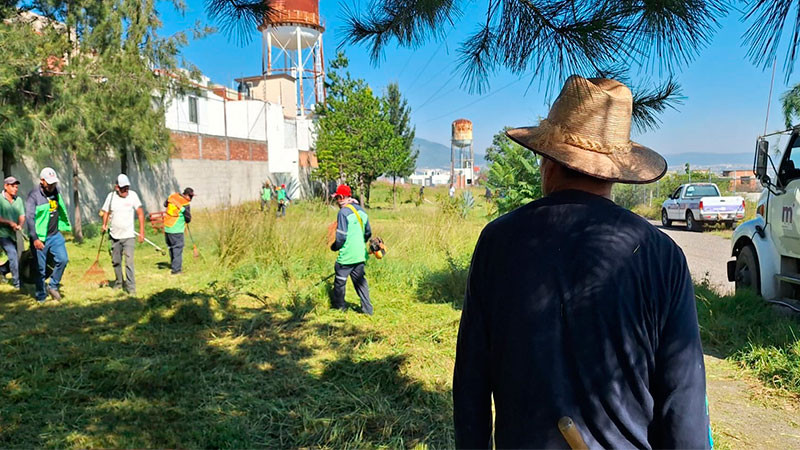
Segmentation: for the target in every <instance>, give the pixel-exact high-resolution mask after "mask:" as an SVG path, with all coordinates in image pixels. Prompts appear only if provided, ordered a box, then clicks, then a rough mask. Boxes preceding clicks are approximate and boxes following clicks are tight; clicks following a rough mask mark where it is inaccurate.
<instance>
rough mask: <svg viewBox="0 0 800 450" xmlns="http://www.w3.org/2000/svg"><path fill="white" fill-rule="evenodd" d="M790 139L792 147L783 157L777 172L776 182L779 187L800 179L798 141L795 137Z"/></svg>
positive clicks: (799, 142) (799, 141)
mask: <svg viewBox="0 0 800 450" xmlns="http://www.w3.org/2000/svg"><path fill="white" fill-rule="evenodd" d="M792 139H793V140H792V145H790V146H789V150H787V151H786V154H785V155H784V156H783V161H782V162H781V168H780V169H779V170H778V181H779V182H780V184H781V186H786V185H787V184H789V182H790V181H792V180H796V179H798V178H800V139H798V137H797V136H792Z"/></svg>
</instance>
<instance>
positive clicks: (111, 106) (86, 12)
mask: <svg viewBox="0 0 800 450" xmlns="http://www.w3.org/2000/svg"><path fill="white" fill-rule="evenodd" d="M33 5H34V6H35V7H36V10H38V11H41V12H42V13H43V14H44V15H45V16H47V17H48V18H50V19H53V20H56V21H59V22H62V23H64V24H66V27H62V28H63V33H62V34H63V40H64V42H65V43H66V45H67V48H66V52H65V53H64V54H65V55H66V56H65V58H64V60H63V62H62V63H61V64H59V66H60V67H58V68H56V69H55V70H48V71H46V72H45V73H46V74H47V75H48V76H49V77H50V78H51V79H52V85H53V88H54V89H53V93H52V98H51V101H49V102H47V103H46V104H45V105H43V107H42V108H41V111H42V115H43V120H41V121H39V122H37V123H36V124H35V127H34V131H33V133H32V134H31V136H32V137H33V138H32V141H33V142H34V143H35V145H34V148H36V149H38V156H39V157H40V158H45V157H52V156H53V154H58V153H60V152H66V153H67V154H68V155H69V157H70V169H71V177H72V203H73V205H72V206H73V208H74V222H75V223H74V227H73V229H74V235H75V238H76V240H79V241H80V240H81V239H82V226H81V225H82V220H81V213H80V187H79V174H80V163H81V161H86V160H91V161H94V162H98V161H103V160H110V159H112V158H118V159H119V160H120V161H122V169H123V171H127V169H128V168H127V162H128V156H129V154H131V153H132V154H133V155H134V156H135V157H136V160H138V161H149V162H157V161H161V160H164V159H166V158H167V157H168V156H169V153H170V150H171V143H170V140H169V133H168V130H167V129H166V127H165V125H164V120H163V117H164V110H165V108H166V105H165V99H166V98H167V95H168V93H169V92H171V91H173V90H176V89H180V86H181V84H182V81H185V76H183V75H182V74H183V72H180V71H178V70H176V69H177V57H178V54H179V52H180V48H181V47H182V46H183V45H185V44H186V42H187V39H186V35H185V33H177V34H175V35H173V36H169V37H166V38H164V37H161V36H159V35H158V29H159V28H160V26H161V22H160V21H159V19H158V15H157V11H156V9H155V2H154V0H145V1H143V2H142V1H136V0H119V1H116V2H93V1H89V0H38V1H35V2H34V3H33ZM176 5H178V6H180V4H179V3H176ZM207 31H208V30H205V29H199V28H198V29H196V30H195V32H196V34H197V35H198V36H201V35H202V34H203V33H205V32H207ZM154 69H158V71H155V70H154Z"/></svg>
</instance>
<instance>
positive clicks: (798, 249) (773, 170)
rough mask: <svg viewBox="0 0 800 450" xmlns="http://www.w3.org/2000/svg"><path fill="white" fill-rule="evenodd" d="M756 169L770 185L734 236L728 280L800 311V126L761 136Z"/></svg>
mask: <svg viewBox="0 0 800 450" xmlns="http://www.w3.org/2000/svg"><path fill="white" fill-rule="evenodd" d="M753 172H754V173H755V175H756V177H757V178H758V180H759V181H761V184H762V185H763V186H764V189H763V191H762V192H761V196H760V197H759V199H758V203H757V204H756V216H755V218H754V219H752V220H748V221H747V222H744V223H742V224H740V225H739V226H738V227H737V228H736V230H735V232H734V233H733V237H732V238H731V245H732V250H731V256H733V257H734V258H735V259H734V260H732V261H729V262H728V267H727V269H728V280H729V281H733V282H734V283H735V286H736V290H737V291H739V290H742V289H750V290H753V291H755V292H756V293H758V294H760V295H761V296H762V297H764V299H765V300H767V301H769V302H771V303H777V304H780V305H782V306H787V307H789V308H792V309H796V310H797V311H800V309H798V305H800V302H798V301H797V300H800V128H793V129H790V130H786V131H783V132H778V133H773V134H770V135H765V136H762V137H759V138H758V140H757V142H756V154H755V161H754V167H753Z"/></svg>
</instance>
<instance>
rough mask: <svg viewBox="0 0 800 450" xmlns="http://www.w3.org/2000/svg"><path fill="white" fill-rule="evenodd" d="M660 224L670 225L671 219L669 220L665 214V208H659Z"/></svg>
mask: <svg viewBox="0 0 800 450" xmlns="http://www.w3.org/2000/svg"><path fill="white" fill-rule="evenodd" d="M661 225H663V226H664V227H671V226H672V221H671V220H669V216H668V215H667V210H666V209H662V210H661Z"/></svg>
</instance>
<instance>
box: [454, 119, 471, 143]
mask: <svg viewBox="0 0 800 450" xmlns="http://www.w3.org/2000/svg"><path fill="white" fill-rule="evenodd" d="M451 139H452V141H453V145H455V146H457V147H468V146H470V145H472V122H470V121H469V120H467V119H456V120H454V121H453V125H452V137H451Z"/></svg>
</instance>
